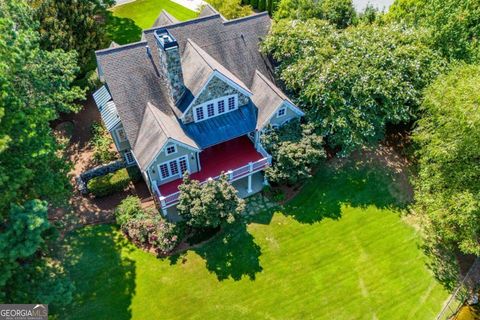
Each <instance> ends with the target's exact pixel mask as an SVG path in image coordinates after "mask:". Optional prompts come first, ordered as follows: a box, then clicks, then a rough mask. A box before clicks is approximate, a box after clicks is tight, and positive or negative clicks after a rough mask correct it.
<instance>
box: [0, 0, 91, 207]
mask: <svg viewBox="0 0 480 320" xmlns="http://www.w3.org/2000/svg"><path fill="white" fill-rule="evenodd" d="M31 16H32V14H31V11H30V10H29V9H28V7H27V6H26V5H25V3H23V2H17V1H13V0H2V1H0V21H1V23H0V90H1V94H0V190H2V191H1V192H0V212H2V213H3V214H5V212H8V208H9V207H10V204H11V203H17V204H21V203H23V201H26V200H29V199H34V198H40V199H44V200H48V201H51V202H54V203H58V202H61V201H62V200H64V199H66V197H67V195H68V194H69V185H70V184H69V181H68V178H67V173H68V171H69V167H68V165H67V164H66V162H65V160H64V159H63V158H62V157H61V156H60V154H59V145H58V144H57V142H56V140H55V138H54V136H53V134H52V130H51V128H50V121H52V120H54V119H56V118H57V117H58V113H59V112H68V111H72V110H75V109H76V106H75V105H74V104H73V101H75V100H76V99H80V98H83V97H84V93H83V92H82V91H81V90H80V89H79V88H72V87H71V83H72V81H73V80H74V79H75V74H76V72H77V71H78V68H77V66H76V55H75V53H74V52H69V53H65V52H63V51H61V50H54V51H51V52H50V51H46V50H42V49H40V47H39V36H38V33H36V32H35V31H34V30H32V28H35V27H36V22H35V21H33V20H32V19H31Z"/></svg>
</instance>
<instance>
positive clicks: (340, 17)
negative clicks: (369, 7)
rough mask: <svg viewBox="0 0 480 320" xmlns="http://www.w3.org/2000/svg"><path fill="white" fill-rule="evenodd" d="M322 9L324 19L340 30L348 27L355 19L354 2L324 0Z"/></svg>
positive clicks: (350, 0)
mask: <svg viewBox="0 0 480 320" xmlns="http://www.w3.org/2000/svg"><path fill="white" fill-rule="evenodd" d="M321 8H322V12H323V15H324V19H325V20H327V21H329V22H330V23H332V24H334V25H336V26H337V27H338V28H342V29H344V28H346V27H348V26H349V25H351V24H352V23H353V20H354V19H355V9H354V8H353V3H352V0H323V1H322V2H321Z"/></svg>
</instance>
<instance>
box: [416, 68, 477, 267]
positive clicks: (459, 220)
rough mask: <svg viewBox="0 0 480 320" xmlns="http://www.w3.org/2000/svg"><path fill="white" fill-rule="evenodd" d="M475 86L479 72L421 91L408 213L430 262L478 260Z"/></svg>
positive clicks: (460, 72) (451, 76)
mask: <svg viewBox="0 0 480 320" xmlns="http://www.w3.org/2000/svg"><path fill="white" fill-rule="evenodd" d="M479 83H480V66H471V65H465V66H457V67H455V68H454V69H453V70H452V71H451V72H450V73H448V74H446V75H443V76H441V77H439V78H438V79H437V80H436V81H435V82H434V83H433V84H432V85H431V86H430V87H429V88H428V89H427V90H426V94H425V101H424V102H423V104H422V113H423V115H422V118H421V119H420V120H419V121H418V127H417V128H416V130H415V132H414V135H413V139H414V141H415V142H416V143H418V145H419V147H420V148H419V150H418V162H419V174H418V178H417V179H416V183H415V191H416V192H415V200H416V204H415V208H414V209H415V212H417V214H419V215H420V216H421V218H422V219H423V223H422V225H423V229H424V233H425V236H426V244H427V247H428V249H429V252H430V253H432V254H433V255H434V256H442V255H445V254H447V253H456V252H458V251H461V252H463V253H465V254H475V255H477V256H478V255H480V241H479V239H480V166H479V164H480V91H479V90H478V89H479ZM441 260H442V259H439V260H437V262H439V261H441ZM439 263H440V262H439ZM436 271H437V272H443V270H438V269H437V270H436Z"/></svg>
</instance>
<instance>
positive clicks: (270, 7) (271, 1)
mask: <svg viewBox="0 0 480 320" xmlns="http://www.w3.org/2000/svg"><path fill="white" fill-rule="evenodd" d="M273 7H274V0H267V11H268V14H269V15H270V16H272V14H273Z"/></svg>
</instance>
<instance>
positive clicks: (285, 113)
mask: <svg viewBox="0 0 480 320" xmlns="http://www.w3.org/2000/svg"><path fill="white" fill-rule="evenodd" d="M281 110H284V114H282V115H280V111H281ZM286 115H287V107H281V108H279V109H278V110H277V118H282V117H285V116H286Z"/></svg>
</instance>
